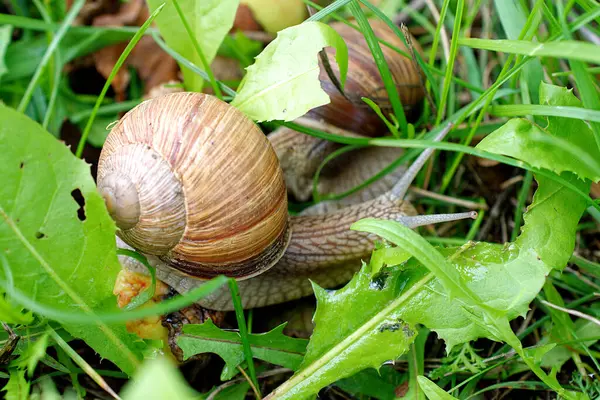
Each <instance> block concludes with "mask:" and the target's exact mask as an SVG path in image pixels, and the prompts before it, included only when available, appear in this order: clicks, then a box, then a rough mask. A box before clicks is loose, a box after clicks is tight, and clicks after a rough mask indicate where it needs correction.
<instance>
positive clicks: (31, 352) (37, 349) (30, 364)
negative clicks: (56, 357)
mask: <svg viewBox="0 0 600 400" xmlns="http://www.w3.org/2000/svg"><path fill="white" fill-rule="evenodd" d="M47 347H48V333H44V334H43V335H42V336H41V337H40V338H38V339H36V340H35V341H29V342H28V343H27V347H25V350H24V351H23V352H22V353H21V354H20V355H19V358H18V359H16V360H15V361H14V364H15V365H16V366H18V367H19V368H21V369H27V376H28V377H29V378H31V376H32V375H33V372H34V371H35V368H36V367H37V364H38V363H39V361H40V360H41V359H42V358H43V357H44V356H46V348H47Z"/></svg>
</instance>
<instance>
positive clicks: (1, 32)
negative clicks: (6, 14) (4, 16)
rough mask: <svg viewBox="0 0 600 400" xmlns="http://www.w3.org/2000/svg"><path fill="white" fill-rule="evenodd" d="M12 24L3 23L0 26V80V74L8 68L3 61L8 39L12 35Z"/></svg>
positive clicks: (0, 78)
mask: <svg viewBox="0 0 600 400" xmlns="http://www.w3.org/2000/svg"><path fill="white" fill-rule="evenodd" d="M12 30H13V27H12V25H4V26H2V27H0V81H1V80H2V75H4V74H5V73H6V72H8V68H6V63H5V62H4V57H5V56H6V49H7V48H8V44H9V43H10V39H11V37H12Z"/></svg>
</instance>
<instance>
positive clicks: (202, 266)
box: [159, 226, 291, 280]
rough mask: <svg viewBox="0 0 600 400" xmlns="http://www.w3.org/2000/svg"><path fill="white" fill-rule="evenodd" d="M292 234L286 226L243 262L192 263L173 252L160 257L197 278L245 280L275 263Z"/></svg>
mask: <svg viewBox="0 0 600 400" xmlns="http://www.w3.org/2000/svg"><path fill="white" fill-rule="evenodd" d="M290 236H291V230H290V228H289V226H286V228H285V230H284V231H283V234H281V235H280V236H279V237H277V239H276V240H275V241H274V242H273V243H271V244H270V245H269V246H268V247H267V248H266V249H264V250H263V251H262V252H260V253H259V254H257V255H256V256H254V257H251V258H249V259H246V260H244V261H241V262H232V263H227V264H223V263H217V264H211V263H198V262H193V263H192V262H189V261H188V260H186V259H179V258H177V257H174V255H173V254H169V255H168V256H163V257H159V258H160V259H161V260H162V261H164V262H166V263H168V264H169V265H170V266H171V267H173V268H175V269H177V270H179V271H180V272H182V273H184V274H185V275H187V276H191V277H193V278H195V279H212V278H214V277H216V276H219V275H225V276H228V277H230V278H236V279H238V280H243V279H248V278H252V277H254V276H256V275H259V274H261V273H263V272H265V271H266V270H268V269H270V268H271V267H272V266H273V265H275V264H276V263H277V262H278V261H279V259H280V258H281V256H282V254H283V252H285V249H286V247H287V245H288V243H289V241H290Z"/></svg>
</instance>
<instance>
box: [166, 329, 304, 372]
mask: <svg viewBox="0 0 600 400" xmlns="http://www.w3.org/2000/svg"><path fill="white" fill-rule="evenodd" d="M283 328H285V324H283V325H279V326H278V327H276V328H274V329H273V330H271V331H269V332H267V333H260V334H250V335H249V336H248V339H249V341H250V346H251V348H252V355H253V356H254V357H255V358H258V359H260V360H263V361H267V362H270V363H271V364H276V365H281V366H283V367H286V368H290V369H292V370H296V369H298V366H299V365H300V363H301V362H302V357H303V356H304V352H305V351H306V343H307V341H306V340H304V339H294V338H291V337H289V336H285V335H284V334H283ZM177 344H178V345H179V347H181V349H182V350H183V357H184V359H187V358H189V357H191V356H193V355H195V354H199V353H215V354H218V355H219V356H220V357H221V358H222V359H223V360H225V363H226V364H227V368H228V370H229V371H235V369H236V367H237V366H238V365H240V364H241V363H242V362H244V353H243V350H242V339H241V337H240V334H239V333H238V332H233V331H224V330H222V329H219V328H218V327H217V326H215V324H214V323H213V322H212V320H210V319H209V320H207V321H206V322H205V323H203V324H197V325H185V326H184V327H183V333H182V334H181V335H180V336H179V338H178V339H177Z"/></svg>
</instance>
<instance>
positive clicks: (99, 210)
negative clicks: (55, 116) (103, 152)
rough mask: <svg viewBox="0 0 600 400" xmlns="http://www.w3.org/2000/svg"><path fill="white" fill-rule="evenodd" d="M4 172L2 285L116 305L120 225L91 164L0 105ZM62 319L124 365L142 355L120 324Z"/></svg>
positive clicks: (72, 306) (35, 296) (43, 298)
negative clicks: (108, 207)
mask: <svg viewBox="0 0 600 400" xmlns="http://www.w3.org/2000/svg"><path fill="white" fill-rule="evenodd" d="M0 176H2V185H1V186H0V238H2V239H1V240H2V243H3V245H2V252H0V267H2V270H0V286H2V288H3V290H4V291H6V293H7V294H8V295H10V294H11V292H12V291H17V292H19V293H20V294H25V295H26V296H28V297H29V298H30V299H31V300H34V301H35V302H36V303H38V304H40V305H45V306H49V307H50V308H52V309H55V310H59V311H62V312H65V313H69V314H70V315H77V314H80V315H82V316H83V315H85V314H87V315H91V314H93V313H94V312H95V311H100V310H106V309H107V308H112V309H113V310H114V309H116V304H115V303H116V301H115V299H114V296H113V295H112V287H113V284H114V282H115V279H116V276H117V273H118V272H119V270H120V266H119V263H118V260H117V257H116V246H115V239H114V238H115V236H114V235H115V225H114V222H113V221H112V220H111V218H110V216H109V215H108V212H107V211H106V207H105V205H104V201H103V200H102V197H101V196H100V195H99V194H98V192H97V190H96V186H95V184H94V181H93V179H92V176H91V175H90V166H89V164H86V163H85V162H84V161H81V160H78V159H77V158H75V157H74V156H73V154H72V153H71V152H70V151H69V149H68V148H67V147H65V146H64V145H63V144H61V143H60V142H58V141H57V140H56V139H55V138H54V137H53V136H52V135H50V134H49V133H48V132H46V131H45V130H44V129H43V128H41V126H40V125H38V124H37V123H35V122H33V121H32V120H30V119H29V118H27V117H26V116H24V115H22V114H20V113H18V112H16V111H15V110H13V109H10V108H8V107H0ZM78 201H80V202H82V206H81V207H80V205H79V204H78ZM63 326H64V327H65V328H66V329H67V330H68V331H69V333H71V334H72V335H73V336H75V337H79V338H82V339H84V340H85V341H86V342H87V343H88V344H89V345H90V346H92V347H93V348H94V349H95V350H96V351H97V352H98V353H99V354H100V355H101V356H102V357H105V358H108V359H109V360H111V361H113V362H115V363H116V364H117V365H118V366H119V367H120V368H121V369H122V370H123V371H125V372H127V373H132V372H133V370H134V368H135V366H136V365H137V363H138V361H139V359H140V358H141V355H140V354H139V352H137V350H135V344H134V339H133V337H132V336H131V335H129V334H127V332H126V330H125V327H124V325H122V324H120V325H107V324H104V323H100V322H98V323H97V324H95V325H89V324H76V323H66V322H65V323H63Z"/></svg>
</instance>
